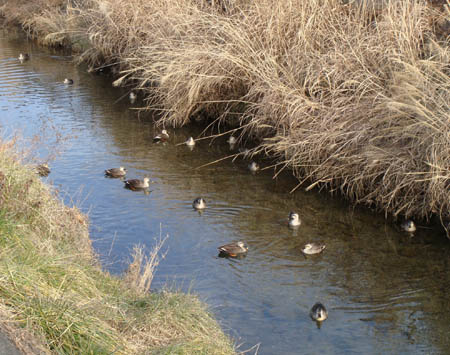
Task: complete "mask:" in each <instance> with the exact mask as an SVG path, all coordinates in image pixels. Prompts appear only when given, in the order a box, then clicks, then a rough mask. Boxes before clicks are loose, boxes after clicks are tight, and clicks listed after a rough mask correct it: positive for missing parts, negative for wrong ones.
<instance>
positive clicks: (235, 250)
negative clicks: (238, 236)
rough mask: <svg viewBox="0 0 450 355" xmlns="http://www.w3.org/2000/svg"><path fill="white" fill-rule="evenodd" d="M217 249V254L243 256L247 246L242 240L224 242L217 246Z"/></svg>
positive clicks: (234, 256)
mask: <svg viewBox="0 0 450 355" xmlns="http://www.w3.org/2000/svg"><path fill="white" fill-rule="evenodd" d="M217 249H219V256H228V257H232V258H236V257H239V256H243V255H245V254H246V253H247V251H248V247H247V246H246V245H245V244H244V242H241V241H239V242H235V243H230V244H225V245H222V246H220V247H218V248H217Z"/></svg>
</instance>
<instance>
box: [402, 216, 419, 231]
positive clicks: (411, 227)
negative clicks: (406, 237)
mask: <svg viewBox="0 0 450 355" xmlns="http://www.w3.org/2000/svg"><path fill="white" fill-rule="evenodd" d="M400 228H401V229H402V230H404V231H405V232H408V233H414V232H415V231H416V224H415V223H414V222H413V221H411V220H410V219H408V220H407V221H405V222H403V223H402V224H400Z"/></svg>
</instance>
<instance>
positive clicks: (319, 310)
mask: <svg viewBox="0 0 450 355" xmlns="http://www.w3.org/2000/svg"><path fill="white" fill-rule="evenodd" d="M309 316H310V317H311V319H312V320H315V321H316V322H323V321H324V320H325V319H327V318H328V312H327V309H326V308H325V306H324V305H323V304H322V303H320V302H317V303H316V304H315V305H314V306H312V308H311V311H310V312H309Z"/></svg>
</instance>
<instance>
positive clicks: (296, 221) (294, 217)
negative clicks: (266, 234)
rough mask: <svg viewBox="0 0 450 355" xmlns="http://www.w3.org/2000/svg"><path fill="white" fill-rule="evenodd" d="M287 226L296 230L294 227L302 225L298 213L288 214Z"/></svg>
mask: <svg viewBox="0 0 450 355" xmlns="http://www.w3.org/2000/svg"><path fill="white" fill-rule="evenodd" d="M285 223H286V222H285ZM288 224H289V227H291V228H296V227H298V226H300V224H302V221H301V220H300V217H299V215H298V213H295V212H290V213H289V222H288Z"/></svg>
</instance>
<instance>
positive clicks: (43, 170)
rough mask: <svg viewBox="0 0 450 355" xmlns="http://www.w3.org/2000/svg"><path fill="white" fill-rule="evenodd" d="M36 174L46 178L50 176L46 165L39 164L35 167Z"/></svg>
mask: <svg viewBox="0 0 450 355" xmlns="http://www.w3.org/2000/svg"><path fill="white" fill-rule="evenodd" d="M36 173H37V174H39V176H42V177H46V176H48V175H49V174H50V168H49V166H48V165H47V164H46V163H43V164H39V165H37V166H36Z"/></svg>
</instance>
